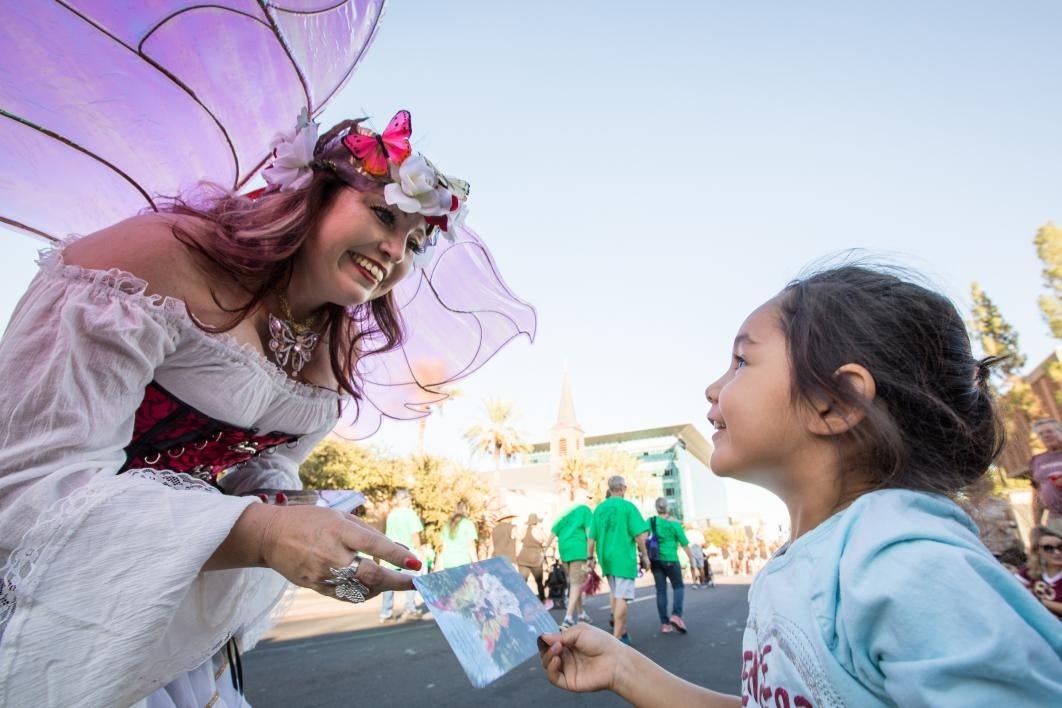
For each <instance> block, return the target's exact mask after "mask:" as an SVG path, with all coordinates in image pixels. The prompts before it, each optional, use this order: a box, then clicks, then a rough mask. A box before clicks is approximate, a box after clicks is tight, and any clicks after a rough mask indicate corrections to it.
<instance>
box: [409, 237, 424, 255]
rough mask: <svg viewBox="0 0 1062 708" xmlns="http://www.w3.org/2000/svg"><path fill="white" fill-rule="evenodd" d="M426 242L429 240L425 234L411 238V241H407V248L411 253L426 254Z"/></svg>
mask: <svg viewBox="0 0 1062 708" xmlns="http://www.w3.org/2000/svg"><path fill="white" fill-rule="evenodd" d="M425 240H427V239H426V237H425V236H424V235H423V234H420V235H417V236H410V237H409V240H408V241H406V248H408V249H409V250H410V252H411V253H415V254H417V255H420V254H421V253H424V242H425Z"/></svg>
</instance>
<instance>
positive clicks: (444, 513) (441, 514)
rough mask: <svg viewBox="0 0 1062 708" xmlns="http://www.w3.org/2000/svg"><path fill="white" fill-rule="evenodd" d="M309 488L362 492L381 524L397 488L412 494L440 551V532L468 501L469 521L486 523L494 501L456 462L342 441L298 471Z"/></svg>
mask: <svg viewBox="0 0 1062 708" xmlns="http://www.w3.org/2000/svg"><path fill="white" fill-rule="evenodd" d="M299 477H300V478H301V479H302V484H303V486H304V487H305V488H306V489H357V490H358V491H360V492H361V493H362V494H364V495H365V496H366V497H367V498H368V500H369V502H370V505H371V507H372V508H373V509H374V510H375V514H374V515H373V517H371V518H370V520H379V519H382V518H384V517H385V516H386V515H387V512H388V511H389V510H390V501H391V498H392V497H393V496H394V492H395V490H397V489H408V490H409V493H410V497H411V498H412V501H413V509H414V510H415V511H416V512H417V514H418V515H419V516H420V518H421V521H423V523H424V540H425V541H426V542H428V543H430V544H432V545H433V546H435V547H436V548H438V547H439V531H440V529H441V528H442V526H443V524H445V523H446V522H447V521H449V519H450V517H451V516H452V515H453V513H454V509H455V508H456V507H457V503H458V502H460V501H464V502H465V503H466V504H467V505H468V511H469V517H470V518H472V519H473V520H474V521H480V520H482V519H483V518H484V516H485V512H486V510H487V506H488V504H489V501H490V495H489V490H488V488H487V484H486V482H485V481H484V480H483V478H482V476H481V475H479V474H477V473H476V472H474V471H472V470H469V469H467V468H465V467H462V466H460V465H458V464H457V463H455V462H453V461H451V460H447V459H443V458H439V457H431V456H426V455H414V456H411V457H404V458H403V457H394V456H390V455H386V454H383V453H380V452H379V451H376V450H374V449H372V448H369V447H364V446H361V445H358V444H355V443H352V442H349V441H347V440H343V439H341V438H337V437H331V436H330V437H328V438H325V439H324V440H323V441H321V443H320V444H319V445H318V446H317V447H316V448H315V449H314V450H313V452H311V453H310V456H309V457H307V458H306V460H305V461H304V462H303V463H302V466H301V467H300V468H299Z"/></svg>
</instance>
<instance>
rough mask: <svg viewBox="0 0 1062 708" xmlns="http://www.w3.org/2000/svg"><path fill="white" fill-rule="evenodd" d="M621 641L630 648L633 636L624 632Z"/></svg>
mask: <svg viewBox="0 0 1062 708" xmlns="http://www.w3.org/2000/svg"><path fill="white" fill-rule="evenodd" d="M620 641H621V642H623V643H624V644H626V645H627V646H630V645H631V635H629V634H627V633H626V632H624V633H623V636H622V637H620Z"/></svg>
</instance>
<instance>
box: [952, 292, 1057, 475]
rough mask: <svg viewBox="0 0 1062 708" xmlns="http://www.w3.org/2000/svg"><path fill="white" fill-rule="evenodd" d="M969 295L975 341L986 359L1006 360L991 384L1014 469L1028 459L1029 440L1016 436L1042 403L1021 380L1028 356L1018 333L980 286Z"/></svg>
mask: <svg viewBox="0 0 1062 708" xmlns="http://www.w3.org/2000/svg"><path fill="white" fill-rule="evenodd" d="M970 296H971V297H972V299H973V309H972V314H973V318H972V319H971V320H970V322H969V326H970V329H971V330H972V331H973V335H974V338H975V339H976V340H977V341H978V343H979V344H980V345H981V350H982V351H983V352H984V353H985V354H986V355H987V356H999V357H1005V358H1004V359H1003V360H1002V361H1000V362H999V363H998V364H997V365H996V366H995V368H994V370H993V372H992V376H991V378H990V380H989V385H990V386H991V387H992V390H993V392H994V393H995V396H996V401H997V404H998V406H999V412H1000V415H1001V416H1002V418H1003V423H1004V425H1005V427H1006V431H1007V437H1008V439H1009V440H1010V441H1012V442H1010V443H1009V444H1008V448H1011V449H1010V450H1009V451H1007V452H1005V453H1004V457H1005V458H1007V459H1009V460H1012V461H1011V462H1010V465H1011V466H1014V465H1018V464H1022V462H1018V460H1022V461H1024V460H1027V459H1028V451H1027V449H1026V448H1027V447H1028V443H1029V441H1028V440H1024V441H1022V440H1018V439H1017V437H1016V434H1017V433H1018V431H1020V430H1027V429H1028V427H1029V426H1028V423H1029V421H1030V420H1035V419H1036V418H1038V417H1040V416H1041V415H1042V413H1043V412H1042V409H1041V406H1040V402H1039V401H1038V400H1037V399H1036V396H1035V395H1034V394H1033V392H1032V387H1031V386H1029V384H1027V383H1026V382H1025V380H1024V379H1023V378H1022V377H1021V368H1022V367H1023V366H1025V355H1024V354H1022V353H1021V349H1020V348H1019V345H1018V332H1017V330H1015V329H1014V328H1013V327H1012V326H1011V325H1010V323H1009V322H1007V321H1006V320H1005V319H1004V318H1003V314H1002V313H1001V312H1000V311H999V308H998V307H996V304H995V303H994V302H992V299H991V298H989V297H988V295H987V294H986V293H985V291H984V290H983V289H982V288H981V286H980V285H979V284H978V283H976V282H974V283H972V284H971V286H970ZM1014 445H1017V446H1018V447H1014ZM1001 479H1003V477H1001Z"/></svg>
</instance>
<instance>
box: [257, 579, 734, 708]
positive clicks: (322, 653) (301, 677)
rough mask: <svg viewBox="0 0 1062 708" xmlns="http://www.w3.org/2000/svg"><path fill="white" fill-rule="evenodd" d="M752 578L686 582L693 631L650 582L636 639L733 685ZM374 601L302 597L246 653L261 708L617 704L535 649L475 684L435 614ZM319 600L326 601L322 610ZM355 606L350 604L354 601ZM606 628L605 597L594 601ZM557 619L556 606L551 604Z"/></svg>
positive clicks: (685, 670) (674, 662)
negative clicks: (549, 669) (684, 630)
mask: <svg viewBox="0 0 1062 708" xmlns="http://www.w3.org/2000/svg"><path fill="white" fill-rule="evenodd" d="M747 593H748V584H747V579H743V580H740V581H732V582H731V583H730V584H719V585H717V586H716V587H715V588H704V589H691V588H689V587H687V589H686V610H685V613H684V614H685V620H686V624H687V626H688V627H689V630H690V631H689V633H688V634H686V635H681V634H679V633H677V632H676V633H673V634H661V633H660V623H659V620H658V618H657V615H656V603H655V602H654V597H655V595H654V593H653V589H652V587H651V586H650V587H639V588H638V593H637V599H636V600H635V602H634V603H633V604H632V605H631V607H630V610H631V622H630V634H631V638H632V640H633V643H634V645H635V647H636V648H637V649H638V650H639V651H641V652H643V653H645V654H647V655H648V656H649V657H651V658H652V659H653V660H654V661H656V662H657V663H659V664H661V665H662V666H664V667H666V668H667V669H668V670H670V671H672V672H673V673H676V674H678V675H679V676H681V677H683V678H685V679H688V680H690V681H693V682H695V683H698V684H700V685H703V686H707V687H708V688H712V689H715V690H719V691H725V692H727V693H737V692H738V690H739V685H740V672H741V633H742V630H743V628H744V624H745V617H746V614H747V612H748V604H747V601H746V596H747ZM374 602H378V601H371V602H370V603H366V604H365V605H363V606H359V607H356V608H353V607H352V606H350V605H342V606H340V607H342V608H343V611H342V612H340V613H337V612H336V611H335V610H334V609H333V608H335V607H336V606H339V603H336V602H335V601H333V600H329V599H327V598H318V597H314V598H304V599H303V600H302V601H301V604H302V609H301V611H300V609H299V607H298V606H297V607H296V608H295V610H294V611H293V612H292V613H291V614H289V616H288V619H286V620H285V621H284V622H282V623H281V624H280V625H278V627H277V628H276V629H275V630H274V631H273V632H272V633H271V634H270V635H268V636H267V638H266V639H264V640H263V641H262V642H260V643H259V645H258V647H257V648H256V649H255V650H254V651H251V652H248V653H247V654H246V655H245V656H244V658H243V669H244V685H245V688H246V694H247V699H248V700H249V701H250V703H251V705H253V706H255V708H273V707H277V708H279V707H280V706H284V707H285V708H288V707H291V706H299V707H301V706H306V707H313V706H348V705H349V706H354V705H363V706H424V705H430V706H433V707H436V706H535V707H536V708H541V706H544V705H548V706H567V705H573V706H574V705H578V706H615V705H626V703H625V702H624V701H622V700H620V699H619V698H618V697H616V696H614V695H612V694H603V693H598V694H579V695H577V694H572V693H567V692H565V691H562V690H560V689H557V688H554V687H553V686H552V685H550V684H549V682H548V681H546V678H545V674H544V672H543V671H542V668H541V664H540V663H539V661H538V658H537V657H534V658H532V659H530V660H528V661H527V662H525V663H524V664H522V665H520V666H519V667H517V668H515V669H513V670H512V671H511V672H510V673H508V674H507V675H505V676H503V677H502V678H501V679H499V680H497V681H496V682H494V683H493V684H491V685H489V686H487V687H486V688H482V689H474V688H472V685H471V684H470V683H469V681H468V679H467V678H466V676H465V674H464V672H463V671H462V670H461V667H460V665H459V664H458V663H457V659H456V658H455V657H454V655H453V653H451V651H450V648H449V645H447V643H446V640H445V639H444V638H443V635H442V633H441V632H440V631H439V629H438V628H437V627H436V625H435V622H434V621H432V620H431V619H423V620H419V621H417V620H414V621H407V622H399V623H391V624H386V625H381V624H379V622H378V620H377V617H376V615H377V611H378V604H373V603H374ZM316 607H321V608H326V609H325V610H324V611H323V612H317V611H315V608H316ZM348 608H350V609H348ZM588 612H589V614H590V616H591V618H592V619H593V620H594V624H596V625H597V626H599V627H602V628H607V627H608V596H607V595H603V594H602V595H598V596H595V597H593V598H590V599H589V601H588ZM553 614H554V617H555V618H556V619H557V621H558V622H559V621H560V620H561V618H562V617H563V614H562V613H561V612H560V611H554V612H553Z"/></svg>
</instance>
